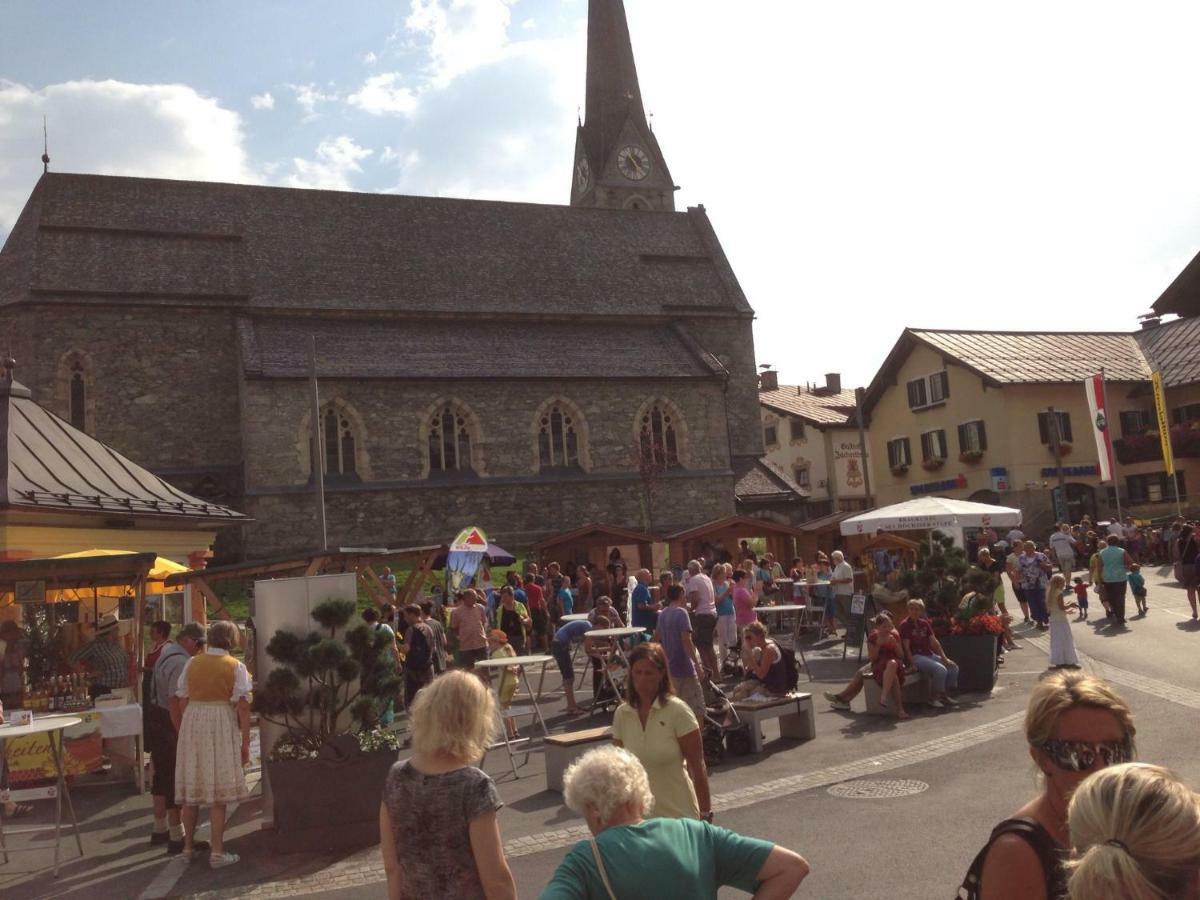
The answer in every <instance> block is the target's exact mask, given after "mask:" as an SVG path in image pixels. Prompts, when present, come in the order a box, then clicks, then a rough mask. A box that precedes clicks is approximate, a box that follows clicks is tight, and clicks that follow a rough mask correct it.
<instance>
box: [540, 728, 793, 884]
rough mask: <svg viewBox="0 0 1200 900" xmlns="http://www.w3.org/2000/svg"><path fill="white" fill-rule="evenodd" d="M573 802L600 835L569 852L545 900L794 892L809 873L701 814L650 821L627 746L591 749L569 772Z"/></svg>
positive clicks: (638, 767)
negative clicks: (703, 818)
mask: <svg viewBox="0 0 1200 900" xmlns="http://www.w3.org/2000/svg"><path fill="white" fill-rule="evenodd" d="M563 794H564V796H565V799H566V802H567V806H569V807H570V808H571V809H572V810H574V811H575V812H577V813H579V814H580V815H582V816H583V817H584V818H585V819H586V820H587V825H588V830H589V831H591V833H592V834H593V835H594V837H592V838H589V839H588V840H586V841H580V842H579V843H578V844H576V845H575V846H574V847H573V848H572V849H571V850H570V851H569V852H568V853H567V855H566V857H565V858H564V859H563V861H562V862H561V863H560V864H559V866H558V869H557V870H555V872H554V877H553V878H552V879H551V881H550V884H549V885H547V886H546V890H545V891H543V892H542V900H568V898H570V900H576V898H580V900H582V898H588V900H615V898H617V897H657V898H668V897H687V898H689V900H692V898H696V900H709V898H711V900H716V897H717V890H718V889H719V888H722V887H725V886H729V887H734V888H738V889H739V890H743V891H745V892H746V893H749V894H754V895H755V896H756V897H764V898H772V897H790V896H792V894H793V893H794V892H795V891H796V889H797V888H798V887H799V886H800V882H801V881H803V880H804V877H805V876H806V875H808V863H807V862H805V861H804V858H803V857H802V856H800V855H799V854H798V853H794V852H793V851H791V850H785V849H784V848H783V847H779V846H776V845H775V844H772V843H771V842H770V841H760V840H758V839H757V838H750V837H743V836H742V835H740V834H736V833H734V832H732V831H729V830H728V829H725V828H719V827H717V826H715V825H711V824H709V823H707V822H703V821H700V820H698V819H670V818H655V819H646V818H645V815H646V812H647V810H648V809H649V807H650V804H651V802H652V800H653V797H652V796H651V794H650V782H649V780H648V779H647V778H646V770H645V769H644V768H643V767H642V764H641V763H640V762H638V759H637V757H636V756H634V755H633V754H632V753H630V752H629V751H628V750H625V749H623V748H621V747H601V748H599V749H597V750H592V751H590V752H588V753H585V754H584V755H583V756H582V757H581V758H580V759H579V761H578V762H576V763H574V764H573V765H572V766H571V767H570V768H569V769H567V772H566V775H565V776H564V777H563Z"/></svg>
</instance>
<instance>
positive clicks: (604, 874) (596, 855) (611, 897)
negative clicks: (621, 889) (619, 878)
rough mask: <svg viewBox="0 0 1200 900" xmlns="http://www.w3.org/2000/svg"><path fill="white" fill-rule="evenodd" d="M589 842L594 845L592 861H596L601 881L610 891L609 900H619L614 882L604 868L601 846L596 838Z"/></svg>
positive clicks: (590, 839) (589, 839)
mask: <svg viewBox="0 0 1200 900" xmlns="http://www.w3.org/2000/svg"><path fill="white" fill-rule="evenodd" d="M588 841H589V842H590V843H591V845H592V859H594V860H595V861H596V869H597V870H598V871H599V872H600V880H601V881H603V882H604V889H605V890H606V891H608V897H609V900H617V895H616V892H615V891H613V887H612V882H611V881H609V880H608V870H607V869H606V868H604V858H603V857H601V856H600V846H599V845H598V844H597V843H596V839H595V838H594V837H591V838H588Z"/></svg>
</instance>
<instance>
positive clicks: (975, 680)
mask: <svg viewBox="0 0 1200 900" xmlns="http://www.w3.org/2000/svg"><path fill="white" fill-rule="evenodd" d="M938 640H939V641H940V642H941V645H942V649H943V650H945V651H946V655H947V656H948V657H950V658H951V659H952V660H954V661H955V662H956V663H958V670H959V671H958V689H959V690H961V691H982V692H985V693H988V692H990V691H991V690H992V688H993V687H995V686H996V674H997V672H998V671H999V667H998V666H997V665H996V650H997V646H998V642H999V640H1000V636H999V635H995V634H954V635H947V636H946V637H942V638H938Z"/></svg>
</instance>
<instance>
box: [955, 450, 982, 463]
mask: <svg viewBox="0 0 1200 900" xmlns="http://www.w3.org/2000/svg"><path fill="white" fill-rule="evenodd" d="M981 459H983V451H982V450H964V451H963V452H962V453H960V454H958V461H959V462H964V463H976V462H979V461H980V460H981Z"/></svg>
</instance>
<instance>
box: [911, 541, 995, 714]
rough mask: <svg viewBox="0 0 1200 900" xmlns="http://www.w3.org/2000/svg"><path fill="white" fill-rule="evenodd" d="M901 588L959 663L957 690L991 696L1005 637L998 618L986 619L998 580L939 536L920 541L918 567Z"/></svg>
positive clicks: (950, 654)
mask: <svg viewBox="0 0 1200 900" xmlns="http://www.w3.org/2000/svg"><path fill="white" fill-rule="evenodd" d="M900 584H901V586H902V587H904V588H906V589H908V591H909V594H910V595H911V596H913V597H920V598H921V599H922V600H924V601H925V607H926V609H927V610H928V612H929V616H930V618H931V619H932V621H933V629H934V633H935V634H936V635H937V636H938V640H939V641H941V643H942V649H943V650H945V651H946V655H947V656H949V657H950V658H951V659H952V660H954V661H955V662H956V663H958V666H959V675H958V686H959V688H961V689H962V690H965V691H985V692H986V691H990V690H991V689H992V688H993V687H994V686H995V684H996V673H997V665H996V658H997V648H998V641H999V635H1000V634H1002V633H1003V631H1004V629H1003V626H1002V625H1001V623H1000V619H999V617H998V616H991V615H986V614H984V613H983V609H984V608H985V606H986V609H988V610H990V609H991V597H992V592H993V590H994V589H995V577H994V576H992V575H991V574H989V573H988V572H984V571H981V570H980V569H972V568H971V566H970V564H969V563H968V562H967V554H966V551H964V550H963V549H962V548H961V547H956V546H955V544H954V538H952V537H949V536H948V535H944V534H942V533H941V532H939V531H935V532H934V533H933V535H932V539H927V540H924V541H921V545H920V549H919V550H918V551H917V566H916V568H915V569H914V570H913V571H911V572H905V573H904V575H903V576H901V579H900ZM976 598H978V602H976ZM992 620H994V621H992Z"/></svg>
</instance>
